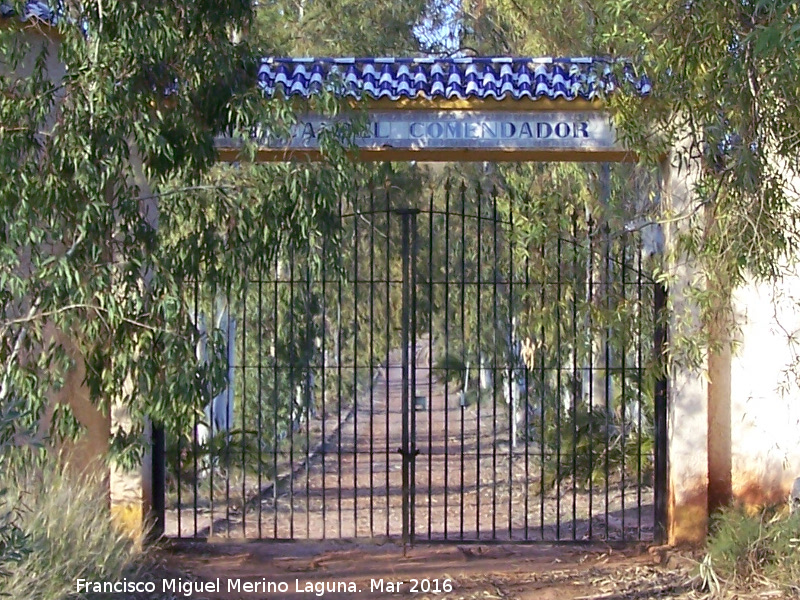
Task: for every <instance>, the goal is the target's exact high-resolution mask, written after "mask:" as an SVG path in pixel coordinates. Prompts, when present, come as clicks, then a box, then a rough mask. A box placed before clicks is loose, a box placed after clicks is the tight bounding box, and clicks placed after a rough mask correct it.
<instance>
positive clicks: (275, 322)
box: [272, 249, 281, 538]
mask: <svg viewBox="0 0 800 600" xmlns="http://www.w3.org/2000/svg"><path fill="white" fill-rule="evenodd" d="M280 253H281V250H280V249H279V250H278V252H276V253H275V273H274V275H273V278H272V537H273V538H277V537H278V444H279V442H280V441H281V440H280V439H278V438H279V435H280V433H279V431H278V398H279V397H280V395H279V394H278V385H279V380H278V325H279V324H278V279H279V277H280V270H281V269H280V264H281V263H280Z"/></svg>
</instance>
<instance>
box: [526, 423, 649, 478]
mask: <svg viewBox="0 0 800 600" xmlns="http://www.w3.org/2000/svg"><path fill="white" fill-rule="evenodd" d="M554 413H555V410H552V409H551V410H547V411H545V431H544V448H545V453H546V454H545V484H546V485H547V486H554V485H555V484H556V482H558V481H564V480H566V479H575V480H576V482H577V484H578V485H580V486H582V487H584V488H586V489H588V488H589V487H591V486H592V485H599V484H601V483H602V482H604V481H605V477H606V473H608V478H609V480H610V481H618V480H621V478H622V476H623V473H624V476H625V478H626V479H627V480H628V481H635V480H637V479H638V478H639V471H640V470H641V473H642V475H641V479H642V481H647V479H648V477H649V473H650V472H651V470H652V464H653V460H652V454H653V448H654V437H653V432H652V429H651V428H649V427H646V428H645V427H643V428H642V432H641V434H640V433H639V432H638V431H637V430H636V429H635V427H634V425H633V424H631V423H623V422H622V421H621V420H620V418H619V417H618V416H617V415H616V414H614V413H610V414H608V415H606V411H605V409H604V408H602V407H596V408H593V409H589V408H586V407H579V408H578V409H577V411H574V410H568V411H566V412H565V413H564V414H562V415H561V418H560V427H559V426H557V425H556V422H557V419H556V416H555V414H554ZM537 426H538V423H534V424H532V425H531V433H532V435H533V436H534V438H535V437H536V436H538V435H540V434H539V432H538V431H537V430H536V427H537ZM623 432H624V433H623Z"/></svg>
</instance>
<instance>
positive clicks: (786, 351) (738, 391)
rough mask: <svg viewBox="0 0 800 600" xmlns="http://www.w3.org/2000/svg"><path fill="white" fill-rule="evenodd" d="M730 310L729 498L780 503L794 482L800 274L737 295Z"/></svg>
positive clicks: (798, 446)
mask: <svg viewBox="0 0 800 600" xmlns="http://www.w3.org/2000/svg"><path fill="white" fill-rule="evenodd" d="M733 309H734V315H735V318H736V322H737V325H738V327H739V332H738V335H737V342H738V344H737V347H735V348H734V355H733V359H732V364H731V446H732V447H731V454H732V456H731V458H732V482H733V493H734V496H735V497H737V498H739V499H741V500H743V501H745V502H747V503H748V504H768V503H772V502H779V501H781V500H785V498H786V496H787V494H788V491H789V488H790V486H791V483H792V481H793V480H794V478H795V477H798V476H800V378H799V377H798V376H799V375H800V268H798V267H794V268H787V273H786V275H785V276H784V277H783V278H782V279H781V280H779V281H776V282H768V283H753V282H750V283H749V284H748V285H746V286H744V287H742V288H740V289H738V290H736V292H735V293H734V296H733Z"/></svg>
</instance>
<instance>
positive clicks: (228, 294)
mask: <svg viewBox="0 0 800 600" xmlns="http://www.w3.org/2000/svg"><path fill="white" fill-rule="evenodd" d="M231 285H232V284H231V282H228V285H227V286H226V290H225V300H226V302H227V309H228V310H227V316H226V320H227V322H226V323H225V359H226V360H225V380H226V381H227V386H226V388H225V469H226V470H227V472H226V473H225V528H226V535H227V536H228V537H231V471H230V467H231V439H230V430H231V422H230V421H229V417H230V412H229V411H228V402H230V394H231V393H232V392H233V388H234V384H233V382H234V381H235V380H234V378H233V377H232V376H231V375H232V374H233V373H234V370H233V369H232V368H231V367H232V365H231V364H230V362H229V361H230V359H231V357H232V356H233V354H235V352H231V348H230V347H229V346H230V342H231V336H230V334H229V333H228V332H229V331H230V327H231V318H232V317H231ZM233 346H234V348H235V347H236V342H235V341H234V343H233ZM234 362H235V361H234ZM211 422H212V424H213V422H214V421H213V419H212V421H211ZM211 436H212V438H213V436H214V427H213V425H212V427H211Z"/></svg>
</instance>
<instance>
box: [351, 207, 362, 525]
mask: <svg viewBox="0 0 800 600" xmlns="http://www.w3.org/2000/svg"><path fill="white" fill-rule="evenodd" d="M357 200H358V197H355V198H354V201H357ZM360 217H361V213H360V211H359V210H358V206H357V205H355V202H354V206H353V247H354V257H353V258H354V260H353V410H352V414H353V537H354V538H357V537H358V305H359V302H358V281H359V279H358V271H359V269H358V246H359V242H360V240H359V237H358V221H359V218H360Z"/></svg>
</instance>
